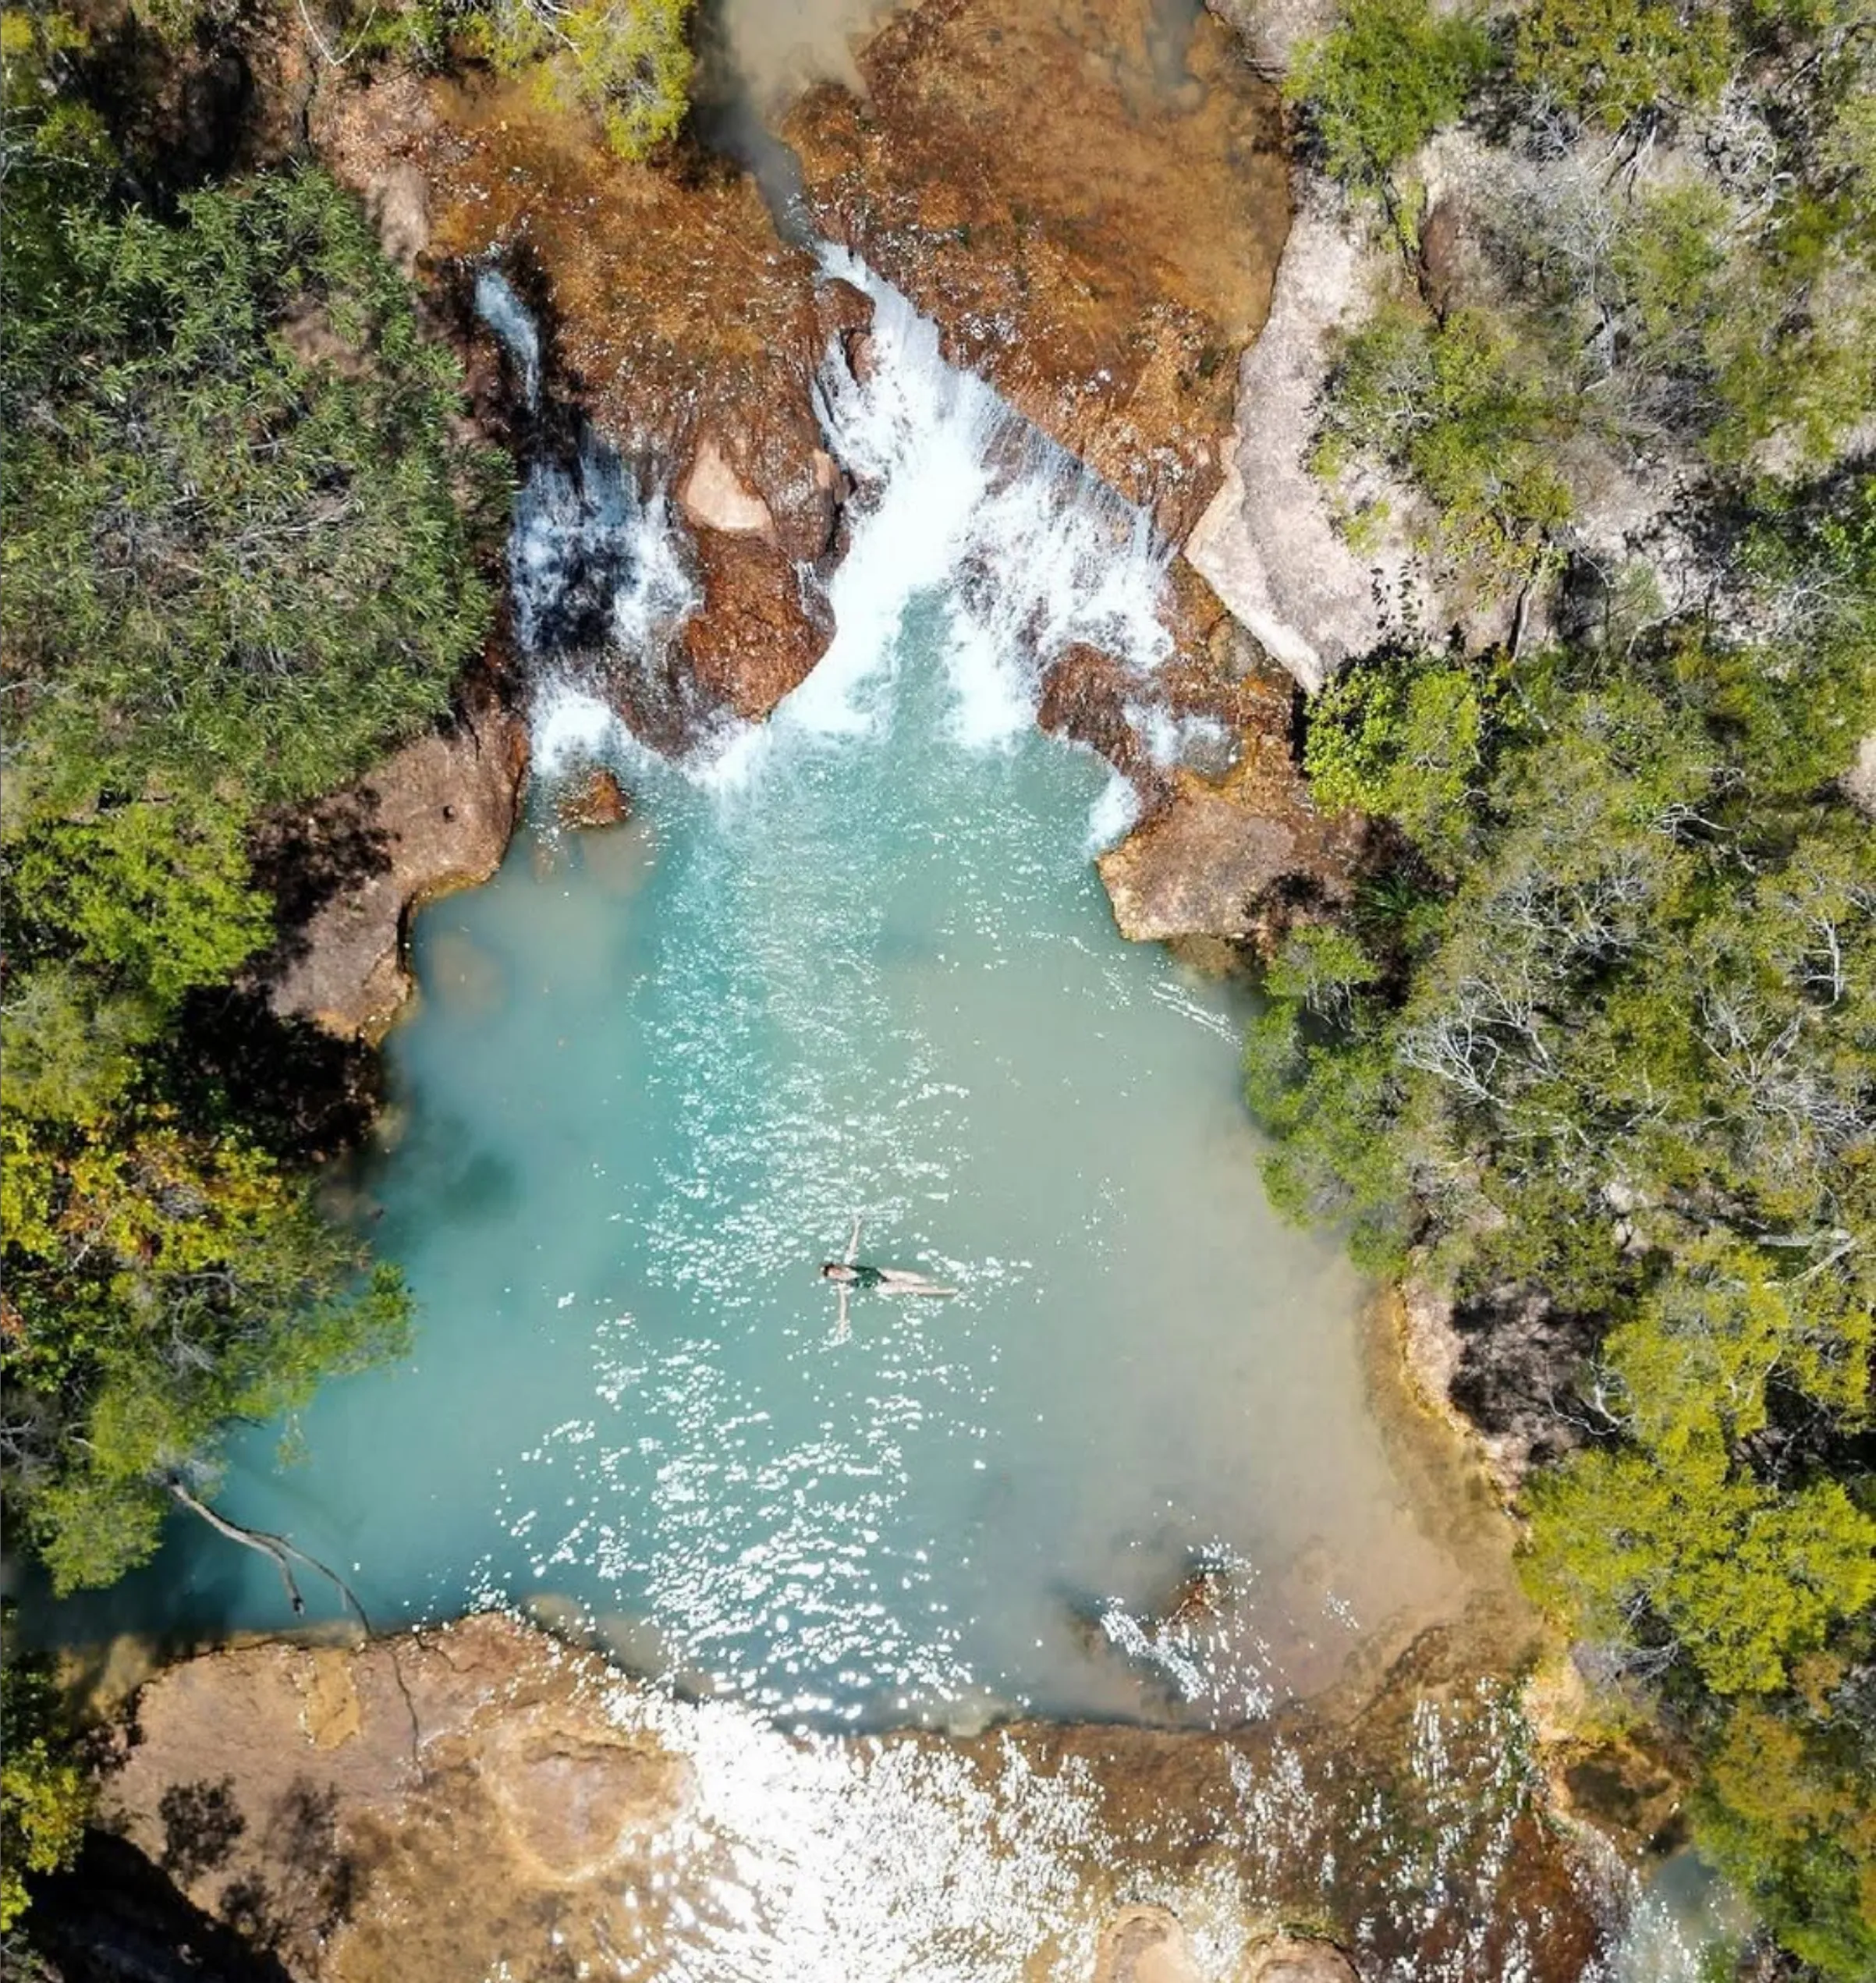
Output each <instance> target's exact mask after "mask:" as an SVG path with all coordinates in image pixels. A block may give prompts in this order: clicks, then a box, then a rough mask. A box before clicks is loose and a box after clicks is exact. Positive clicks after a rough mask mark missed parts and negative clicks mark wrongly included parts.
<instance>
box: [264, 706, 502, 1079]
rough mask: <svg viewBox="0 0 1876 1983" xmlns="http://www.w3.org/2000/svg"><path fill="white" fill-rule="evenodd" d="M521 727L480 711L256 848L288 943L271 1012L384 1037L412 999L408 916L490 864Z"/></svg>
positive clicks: (276, 962)
mask: <svg viewBox="0 0 1876 1983" xmlns="http://www.w3.org/2000/svg"><path fill="white" fill-rule="evenodd" d="M527 756H528V745H527V727H526V725H524V724H523V722H521V720H520V718H518V717H516V716H515V715H512V714H511V713H510V712H509V711H506V710H505V709H502V708H497V707H495V706H492V705H491V706H489V707H487V708H483V709H481V710H480V711H477V713H475V714H474V715H471V716H469V717H466V718H462V719H460V720H459V721H457V722H455V723H454V724H452V725H451V726H450V727H449V729H445V730H440V731H438V732H436V733H434V734H432V735H431V736H424V737H420V738H419V739H418V740H417V742H415V743H409V744H406V746H405V747H403V750H399V751H398V752H396V753H395V754H394V755H392V757H389V758H388V759H386V761H385V763H384V764H381V766H380V767H379V768H378V770H376V771H375V772H373V773H372V774H371V776H370V777H369V778H367V779H364V780H363V782H361V783H360V784H358V785H356V786H352V787H351V788H350V789H348V790H346V791H344V792H340V793H335V794H334V795H333V796H332V797H330V798H328V799H323V800H320V801H319V802H318V803H317V804H315V805H314V806H312V807H309V808H307V811H305V812H304V813H303V814H300V815H298V816H296V818H294V819H293V821H290V822H289V823H288V824H286V825H284V826H283V827H282V828H281V830H280V831H279V832H278V833H277V834H276V835H275V836H274V837H273V839H272V841H271V844H270V845H268V846H264V848H263V849H262V850H261V857H260V864H261V867H263V868H264V869H266V870H268V871H270V872H271V873H274V874H278V876H280V877H281V878H282V882H281V889H280V892H281V898H282V910H283V913H284V915H285V921H287V922H288V924H289V925H290V926H291V927H292V928H293V935H290V936H289V938H286V939H285V942H284V943H283V945H282V948H281V949H280V950H279V951H278V952H276V953H275V956H273V957H272V959H271V960H269V964H268V969H269V970H270V971H271V986H270V990H269V1002H270V1003H271V1005H272V1006H273V1009H274V1010H275V1012H276V1013H278V1014H279V1016H281V1017H282V1018H283V1019H284V1018H293V1017H298V1018H301V1019H307V1020H311V1021H312V1022H313V1023H314V1024H315V1025H317V1026H320V1027H324V1029H325V1031H328V1032H329V1033H332V1034H336V1035H338V1036H339V1037H340V1038H346V1039H363V1040H366V1041H372V1042H375V1041H378V1040H379V1039H381V1038H383V1036H384V1034H385V1031H386V1030H387V1029H388V1027H389V1026H390V1024H391V1022H392V1020H393V1019H395V1017H396V1016H397V1013H398V1010H399V1007H401V1006H403V1002H404V1001H405V1000H406V999H407V998H408V997H409V996H410V991H411V978H410V969H409V966H408V962H407V960H406V955H405V939H406V933H407V931H408V929H409V926H410V917H411V915H412V914H413V912H414V911H415V910H417V909H418V908H419V907H420V906H422V905H423V904H424V903H426V902H428V901H431V900H433V899H434V898H435V897H436V896H440V895H447V894H448V893H449V892H451V891H452V889H466V888H473V887H475V886H476V885H477V884H478V883H479V882H485V881H487V880H488V878H489V876H490V875H491V874H494V872H495V870H496V869H497V868H498V867H500V866H501V864H502V855H503V854H504V853H505V852H506V851H507V849H508V843H509V837H510V835H512V833H513V832H514V828H515V820H516V813H517V811H518V809H519V807H520V794H521V787H522V784H523V781H524V779H526V777H527Z"/></svg>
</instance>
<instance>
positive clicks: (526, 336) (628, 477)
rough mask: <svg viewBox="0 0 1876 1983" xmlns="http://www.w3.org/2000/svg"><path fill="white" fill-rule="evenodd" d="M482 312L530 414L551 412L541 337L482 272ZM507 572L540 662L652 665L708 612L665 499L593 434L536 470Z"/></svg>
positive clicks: (506, 292)
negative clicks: (603, 659)
mask: <svg viewBox="0 0 1876 1983" xmlns="http://www.w3.org/2000/svg"><path fill="white" fill-rule="evenodd" d="M475 305H476V312H477V315H478V316H480V317H481V319H482V321H483V322H484V323H485V324H486V325H488V327H489V328H490V329H491V331H493V332H495V335H496V336H497V337H498V339H500V340H501V342H502V346H504V348H505V349H506V351H507V352H508V354H509V359H510V360H511V361H512V364H513V365H514V367H515V369H516V372H517V373H518V374H519V375H520V379H521V381H522V391H523V399H524V400H525V403H526V404H527V408H528V410H529V411H530V413H533V412H537V411H538V410H539V408H540V403H541V337H540V332H539V329H538V327H537V325H536V324H535V322H534V317H533V316H532V315H531V314H530V312H529V310H528V309H527V306H526V305H525V304H524V303H523V302H522V301H521V300H520V297H519V296H516V293H515V292H514V289H513V288H512V286H510V284H509V282H508V281H507V279H506V278H505V277H504V276H503V275H502V274H501V272H500V271H498V269H495V268H492V267H484V268H481V269H480V270H478V271H477V275H476V285H475ZM508 565H509V592H510V597H511V598H512V602H513V610H514V617H515V634H516V640H518V641H519V643H520V647H521V649H522V651H523V653H525V654H528V655H530V656H531V657H533V658H534V659H535V660H536V661H537V662H560V661H563V660H565V659H566V658H569V657H570V656H572V655H573V654H579V653H582V652H584V653H587V654H594V653H600V652H604V653H607V654H612V655H615V656H618V657H622V658H625V659H626V661H627V662H628V663H629V662H644V661H645V660H647V659H648V658H651V657H653V656H655V655H658V654H661V653H662V652H663V651H664V648H665V645H666V644H667V643H668V641H669V640H670V639H671V637H672V636H673V635H674V634H675V633H676V631H677V630H678V629H679V627H680V626H682V625H683V622H684V620H685V619H686V617H687V616H688V615H689V614H690V612H692V611H693V609H694V608H695V607H696V605H697V598H698V594H697V586H696V584H695V582H694V580H693V579H692V577H691V575H690V571H689V570H688V569H687V568H686V564H685V560H684V555H683V541H682V539H681V537H680V536H679V531H678V529H677V527H676V522H675V520H674V519H673V518H672V515H671V511H670V506H669V504H668V501H667V499H666V498H665V492H664V491H663V490H662V489H661V488H658V487H657V486H655V485H654V486H653V487H652V488H651V489H650V491H648V492H645V493H641V491H640V487H639V478H638V476H637V472H636V471H635V470H633V469H632V468H631V467H630V466H629V464H628V463H626V461H625V459H623V458H622V456H620V454H619V452H618V450H617V449H615V448H613V447H612V446H611V445H609V444H608V443H607V442H605V441H604V440H602V439H601V438H600V437H599V435H598V434H596V433H595V432H594V431H593V430H592V429H591V428H590V427H586V426H582V427H581V429H580V440H579V445H578V447H577V449H576V452H574V454H573V457H572V459H570V460H568V461H566V462H564V463H562V462H556V461H555V460H552V459H549V458H548V457H547V456H537V458H536V459H534V461H532V462H531V463H530V464H529V467H528V474H527V481H525V482H524V483H523V485H522V488H521V489H520V492H519V493H518V494H517V495H516V498H515V513H514V519H513V521H512V524H511V525H510V527H509V543H508Z"/></svg>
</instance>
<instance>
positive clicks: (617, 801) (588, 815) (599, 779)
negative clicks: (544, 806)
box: [554, 764, 632, 832]
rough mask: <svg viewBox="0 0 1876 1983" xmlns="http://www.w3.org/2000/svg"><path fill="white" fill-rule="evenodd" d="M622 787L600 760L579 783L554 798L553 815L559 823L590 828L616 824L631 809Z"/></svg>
mask: <svg viewBox="0 0 1876 1983" xmlns="http://www.w3.org/2000/svg"><path fill="white" fill-rule="evenodd" d="M631 810H632V806H631V801H630V800H628V799H627V798H626V790H625V787H624V786H622V785H621V784H620V783H619V780H618V779H617V778H616V777H615V775H613V774H612V772H609V771H608V770H607V769H606V768H605V766H604V765H603V764H601V765H596V766H595V767H594V769H593V770H591V771H590V772H588V773H587V775H586V776H585V777H584V778H583V779H581V780H580V783H579V784H578V785H576V786H573V787H572V789H569V790H568V791H566V792H564V793H562V794H561V796H559V799H558V800H555V804H554V816H555V818H556V819H558V820H559V822H560V823H561V825H562V826H570V827H573V828H576V829H577V830H583V831H587V832H590V831H592V830H594V828H601V827H607V826H617V825H619V823H620V822H621V821H622V820H624V819H625V818H626V817H627V816H628V815H629V814H630V812H631Z"/></svg>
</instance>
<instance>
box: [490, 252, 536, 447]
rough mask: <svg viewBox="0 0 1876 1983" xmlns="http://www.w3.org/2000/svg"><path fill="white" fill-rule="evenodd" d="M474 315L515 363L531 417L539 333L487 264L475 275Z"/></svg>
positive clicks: (502, 278) (499, 274)
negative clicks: (497, 339)
mask: <svg viewBox="0 0 1876 1983" xmlns="http://www.w3.org/2000/svg"><path fill="white" fill-rule="evenodd" d="M476 314H477V316H478V317H481V320H482V321H483V322H484V323H485V324H486V325H488V328H490V329H491V331H493V332H495V335H496V336H497V337H498V338H499V339H501V341H502V346H503V348H504V349H505V350H506V351H507V353H508V355H509V357H510V358H512V360H514V364H515V369H516V371H518V372H520V374H521V392H522V397H523V399H525V400H526V401H527V408H528V410H529V411H530V413H532V412H533V411H534V409H535V408H536V407H537V406H538V405H539V404H540V403H541V332H540V331H539V329H538V328H537V326H536V325H535V322H534V317H533V315H532V314H531V313H530V310H529V309H528V307H527V304H526V303H523V301H522V300H521V299H520V297H519V296H516V294H515V292H514V290H513V289H512V287H511V286H509V280H508V278H507V277H506V276H505V275H503V274H502V271H500V270H499V269H498V268H495V267H494V266H493V265H492V264H488V263H484V264H483V266H482V267H481V268H478V269H477V271H476Z"/></svg>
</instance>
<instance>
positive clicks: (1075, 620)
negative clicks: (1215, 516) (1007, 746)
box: [790, 248, 1172, 747]
mask: <svg viewBox="0 0 1876 1983" xmlns="http://www.w3.org/2000/svg"><path fill="white" fill-rule="evenodd" d="M821 263H822V266H823V268H825V270H826V271H827V273H828V275H830V276H834V277H839V278H842V279H843V280H845V281H846V282H850V283H852V284H853V286H855V287H856V289H862V290H864V292H865V293H866V294H867V296H869V297H870V298H871V300H872V303H873V307H874V315H873V324H872V328H871V346H870V353H869V362H868V364H867V367H865V371H866V376H865V378H864V379H862V378H856V376H855V375H854V374H853V372H852V371H849V368H848V367H847V365H846V363H845V362H844V360H843V359H842V356H841V354H840V353H839V352H838V351H834V352H832V353H830V354H829V357H828V360H827V362H826V363H825V364H824V365H823V366H822V367H821V374H820V377H819V379H818V381H817V391H816V410H817V413H818V414H819V417H820V419H821V425H822V427H823V429H824V430H825V433H826V435H827V437H828V445H829V447H830V449H832V452H833V453H834V455H835V457H836V458H837V459H839V461H840V463H841V464H842V466H843V467H845V468H846V470H847V471H848V473H849V474H851V475H852V476H853V477H854V478H855V480H856V482H857V483H858V484H859V485H860V496H859V497H858V498H857V499H856V506H855V516H854V530H853V545H852V548H851V549H850V550H849V552H848V555H847V557H846V560H845V562H843V563H842V566H841V567H840V569H839V571H838V572H837V573H835V577H834V580H833V582H832V586H831V587H830V595H831V598H832V604H833V607H834V617H835V626H836V627H837V628H838V630H839V632H838V636H837V638H836V640H835V646H834V649H833V651H831V652H830V653H829V654H828V657H827V658H826V660H825V661H824V662H822V664H821V667H820V668H819V669H817V670H816V672H815V674H814V676H810V679H809V680H808V681H807V683H804V684H803V686H802V687H801V688H800V689H799V690H796V694H795V696H794V697H793V698H791V702H792V704H793V708H792V710H791V711H790V713H791V715H792V716H793V718H794V719H795V720H796V721H797V722H805V723H807V725H809V726H810V727H814V728H818V729H827V730H834V731H838V730H840V729H854V728H856V727H858V726H860V725H862V724H863V723H864V722H865V720H866V718H865V715H864V711H863V710H862V709H861V708H860V706H859V705H858V704H856V701H855V700H854V697H855V694H856V691H857V690H859V689H860V686H861V685H862V684H863V683H864V682H865V681H866V680H867V679H868V677H869V676H870V675H871V673H872V672H874V669H876V668H877V667H878V665H880V662H881V658H883V657H884V656H885V654H887V653H888V651H889V650H890V647H891V644H892V635H893V633H894V632H895V630H896V628H897V626H898V625H899V619H900V618H901V616H902V615H903V613H904V612H905V610H906V607H907V606H908V605H910V603H911V602H912V601H913V600H915V599H917V598H920V597H921V596H936V595H938V594H943V595H944V597H945V601H946V607H945V610H946V612H947V614H948V616H949V640H948V643H947V657H946V658H947V665H948V667H949V671H950V673H951V677H952V685H953V688H954V690H955V694H956V708H955V711H954V718H953V722H954V728H955V731H956V736H957V737H958V739H959V741H961V742H963V743H965V744H966V745H968V746H976V747H984V746H991V745H995V744H998V743H1003V742H1005V741H1006V740H1008V739H1009V738H1010V737H1011V736H1013V735H1015V734H1016V733H1017V732H1019V731H1020V730H1021V729H1027V727H1028V725H1030V723H1031V722H1033V720H1034V711H1035V704H1036V701H1037V693H1038V686H1039V678H1040V675H1041V670H1042V669H1043V668H1044V666H1046V665H1047V664H1048V662H1050V661H1051V660H1052V659H1053V658H1055V656H1056V655H1058V654H1060V653H1061V652H1062V650H1063V649H1064V648H1065V647H1068V646H1069V645H1071V644H1073V643H1075V642H1077V641H1082V642H1085V643H1087V644H1088V645H1089V646H1090V647H1098V648H1100V649H1101V651H1103V652H1105V653H1107V654H1113V655H1115V657H1116V658H1119V660H1121V661H1122V662H1124V663H1126V665H1128V666H1129V667H1130V668H1132V669H1135V670H1136V671H1137V672H1140V674H1142V675H1147V674H1150V673H1151V671H1152V670H1153V669H1154V668H1156V667H1157V666H1158V665H1159V663H1160V662H1161V661H1162V660H1163V659H1165V657H1166V655H1167V654H1169V651H1170V650H1171V646H1172V642H1171V639H1170V637H1169V635H1168V633H1167V632H1166V630H1165V626H1164V625H1163V624H1162V623H1161V619H1160V605H1161V594H1162V593H1163V591H1164V586H1165V572H1166V566H1167V564H1168V562H1169V559H1170V557H1171V555H1172V553H1171V549H1170V548H1169V546H1167V545H1165V544H1163V543H1161V542H1160V541H1158V539H1157V537H1156V535H1155V533H1154V529H1153V525H1152V520H1151V516H1149V514H1148V513H1147V512H1146V511H1145V510H1144V509H1139V508H1137V507H1136V506H1133V505H1132V504H1130V503H1129V502H1126V501H1125V500H1124V499H1123V498H1122V497H1121V496H1120V495H1118V494H1117V493H1116V492H1115V491H1114V490H1113V489H1112V488H1109V487H1108V485H1107V484H1105V483H1104V482H1102V481H1101V480H1100V478H1099V477H1098V476H1096V475H1094V474H1092V473H1090V470H1088V469H1087V468H1086V467H1084V466H1083V465H1082V464H1081V463H1080V462H1078V461H1076V459H1075V458H1074V457H1073V456H1072V455H1070V454H1069V453H1068V452H1066V450H1065V449H1062V448H1061V447H1059V446H1058V445H1056V444H1055V442H1052V441H1051V440H1050V439H1048V437H1047V436H1046V435H1044V434H1043V433H1042V432H1041V430H1040V429H1038V428H1037V427H1034V426H1032V425H1031V424H1030V423H1029V422H1028V421H1027V420H1024V419H1023V418H1022V417H1021V416H1020V414H1018V413H1016V411H1015V410H1013V409H1012V407H1010V406H1008V405H1006V404H1005V402H1004V401H1003V400H1002V399H1000V398H998V396H997V394H996V393H995V392H994V391H993V390H992V388H991V387H990V386H989V385H988V384H986V383H985V381H984V380H982V379H981V378H978V377H977V375H976V374H974V373H971V372H968V371H960V370H959V369H958V368H957V367H955V366H952V365H950V364H947V363H946V362H945V359H944V357H943V356H942V353H941V352H940V350H939V349H938V328H937V326H936V325H934V324H933V323H932V322H931V321H930V320H929V319H927V318H926V317H921V316H920V315H919V314H918V313H917V311H916V310H914V309H913V307H912V305H911V303H910V302H909V301H908V300H906V297H904V296H902V295H901V294H900V293H899V291H898V290H896V289H894V288H892V286H891V285H890V284H888V283H886V282H882V281H881V279H880V278H878V276H877V275H874V273H873V271H871V269H869V268H867V266H866V264H864V262H862V261H859V260H858V259H857V258H856V257H854V256H853V255H851V254H848V253H846V251H845V250H840V249H835V248H825V249H824V250H822V253H821Z"/></svg>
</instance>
